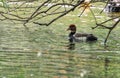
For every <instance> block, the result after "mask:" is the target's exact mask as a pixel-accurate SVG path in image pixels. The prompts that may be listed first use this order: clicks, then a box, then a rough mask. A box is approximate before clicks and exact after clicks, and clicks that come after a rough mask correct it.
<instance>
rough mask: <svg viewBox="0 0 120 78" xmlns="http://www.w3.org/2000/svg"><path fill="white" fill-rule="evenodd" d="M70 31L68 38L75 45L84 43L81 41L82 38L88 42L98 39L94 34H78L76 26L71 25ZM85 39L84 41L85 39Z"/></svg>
mask: <svg viewBox="0 0 120 78" xmlns="http://www.w3.org/2000/svg"><path fill="white" fill-rule="evenodd" d="M68 30H69V31H70V33H69V35H68V37H69V39H68V40H69V42H70V43H73V42H78V41H83V40H80V39H81V38H83V37H84V38H85V41H86V42H94V41H97V39H98V38H97V37H96V36H94V35H93V34H88V33H76V30H77V28H76V25H75V24H70V25H69V27H68V28H67V31H68ZM84 38H83V39H84Z"/></svg>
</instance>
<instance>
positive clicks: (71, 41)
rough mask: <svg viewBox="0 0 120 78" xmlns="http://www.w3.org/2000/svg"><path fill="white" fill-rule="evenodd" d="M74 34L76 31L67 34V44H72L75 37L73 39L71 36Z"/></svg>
mask: <svg viewBox="0 0 120 78" xmlns="http://www.w3.org/2000/svg"><path fill="white" fill-rule="evenodd" d="M75 33H76V31H75V32H70V34H69V42H70V43H73V42H74V40H75V37H74V36H73V35H74V34H75Z"/></svg>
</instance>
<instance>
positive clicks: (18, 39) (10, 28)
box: [0, 22, 120, 78]
mask: <svg viewBox="0 0 120 78" xmlns="http://www.w3.org/2000/svg"><path fill="white" fill-rule="evenodd" d="M30 29H31V31H29V30H26V29H25V28H24V27H23V26H22V25H21V24H14V23H7V24H6V23H5V22H1V25H0V78H120V52H119V51H106V52H105V51H84V50H79V49H78V50H68V49H66V47H65V46H64V45H66V42H61V43H59V42H60V41H59V42H58V43H56V41H55V39H57V38H55V37H56V36H55V37H54V36H52V37H51V36H49V37H46V34H44V32H39V33H35V32H33V31H35V30H36V29H37V27H30ZM36 31H37V30H36ZM34 33H35V35H33V34H34ZM40 33H41V34H40ZM46 33H52V32H46ZM36 35H37V37H38V36H40V38H36ZM60 37H64V36H60ZM49 38H50V39H49ZM51 38H55V39H53V40H52V39H51ZM43 41H45V42H43ZM51 41H53V42H51Z"/></svg>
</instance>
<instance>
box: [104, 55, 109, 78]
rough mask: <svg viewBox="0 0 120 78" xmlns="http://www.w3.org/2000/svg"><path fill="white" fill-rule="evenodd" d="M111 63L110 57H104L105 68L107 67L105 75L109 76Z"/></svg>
mask: <svg viewBox="0 0 120 78" xmlns="http://www.w3.org/2000/svg"><path fill="white" fill-rule="evenodd" d="M109 63H110V60H109V58H107V57H106V58H105V59H104V68H105V77H106V78H108V71H109V70H108V68H109Z"/></svg>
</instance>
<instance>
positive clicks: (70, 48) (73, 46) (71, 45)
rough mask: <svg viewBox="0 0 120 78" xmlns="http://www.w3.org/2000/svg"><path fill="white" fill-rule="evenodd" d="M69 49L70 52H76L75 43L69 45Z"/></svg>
mask: <svg viewBox="0 0 120 78" xmlns="http://www.w3.org/2000/svg"><path fill="white" fill-rule="evenodd" d="M67 47H68V50H75V43H69V44H68V46H67Z"/></svg>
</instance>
